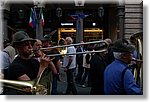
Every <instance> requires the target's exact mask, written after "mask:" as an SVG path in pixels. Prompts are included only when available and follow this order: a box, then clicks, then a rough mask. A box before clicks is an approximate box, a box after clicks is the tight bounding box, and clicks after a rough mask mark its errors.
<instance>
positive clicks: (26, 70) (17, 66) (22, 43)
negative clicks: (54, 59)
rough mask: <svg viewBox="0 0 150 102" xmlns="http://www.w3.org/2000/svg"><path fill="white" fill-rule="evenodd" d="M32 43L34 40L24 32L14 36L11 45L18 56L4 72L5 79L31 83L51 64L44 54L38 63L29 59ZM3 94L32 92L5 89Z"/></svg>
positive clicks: (28, 91)
mask: <svg viewBox="0 0 150 102" xmlns="http://www.w3.org/2000/svg"><path fill="white" fill-rule="evenodd" d="M33 42H35V40H34V39H32V38H30V37H29V36H28V34H27V33H26V32H24V31H18V32H16V33H15V34H14V36H13V45H14V46H15V48H16V50H17V52H18V56H17V57H16V58H15V59H14V61H13V62H12V63H11V64H10V66H9V68H8V72H6V73H7V74H6V75H5V76H4V77H5V79H8V80H19V81H33V80H35V79H37V78H38V77H40V76H41V74H42V73H43V71H44V70H45V68H47V66H48V64H49V63H50V62H51V59H50V58H49V57H47V56H46V55H45V54H43V55H42V57H41V61H40V63H39V62H38V60H36V59H33V58H31V54H32V51H33V47H32V44H33ZM14 84H15V83H14ZM18 87H19V86H18ZM18 87H17V88H18ZM4 94H11V95H12V94H32V90H31V89H27V90H23V89H20V90H19V91H17V90H15V89H13V88H12V89H11V88H6V89H5V91H4Z"/></svg>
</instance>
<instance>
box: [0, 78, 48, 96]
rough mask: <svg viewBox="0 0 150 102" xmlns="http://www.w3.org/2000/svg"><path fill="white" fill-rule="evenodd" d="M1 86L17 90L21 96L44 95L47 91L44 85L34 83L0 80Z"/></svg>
mask: <svg viewBox="0 0 150 102" xmlns="http://www.w3.org/2000/svg"><path fill="white" fill-rule="evenodd" d="M0 83H2V86H4V87H6V88H10V89H14V90H17V91H18V92H20V93H21V94H25V93H26V92H30V93H31V94H32V95H46V94H47V89H46V88H45V87H44V85H41V84H36V83H35V82H34V81H16V80H6V79H0Z"/></svg>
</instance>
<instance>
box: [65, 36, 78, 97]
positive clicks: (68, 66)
mask: <svg viewBox="0 0 150 102" xmlns="http://www.w3.org/2000/svg"><path fill="white" fill-rule="evenodd" d="M66 43H67V45H70V44H72V43H73V40H72V38H71V37H66ZM67 53H76V49H75V47H74V46H70V47H67ZM63 68H64V71H65V72H66V75H67V89H66V93H65V94H66V95H69V94H74V95H77V89H76V87H75V83H74V71H75V69H76V55H66V56H64V59H63Z"/></svg>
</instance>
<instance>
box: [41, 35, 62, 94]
mask: <svg viewBox="0 0 150 102" xmlns="http://www.w3.org/2000/svg"><path fill="white" fill-rule="evenodd" d="M42 42H43V47H44V48H48V47H52V46H53V42H52V41H51V38H50V37H49V36H48V35H45V36H44V38H43V39H42ZM44 53H45V54H47V55H51V54H59V51H58V50H57V49H55V48H54V49H48V50H46V51H44ZM50 58H51V59H53V60H52V62H53V64H54V67H53V68H52V69H51V70H52V72H53V73H52V90H51V94H52V95H57V94H58V92H57V86H58V85H57V81H60V65H61V64H60V57H59V56H54V57H50Z"/></svg>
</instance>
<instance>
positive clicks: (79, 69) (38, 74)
mask: <svg viewBox="0 0 150 102" xmlns="http://www.w3.org/2000/svg"><path fill="white" fill-rule="evenodd" d="M65 41H66V44H67V45H70V44H73V39H72V38H71V37H66V39H65ZM80 43H84V42H83V41H81V42H80ZM50 46H53V42H52V41H51V40H50V39H49V37H48V36H44V37H43V39H32V38H30V37H29V35H28V34H27V33H26V32H24V31H18V32H16V33H15V34H14V35H13V40H12V44H11V43H9V44H8V45H6V44H5V47H4V49H3V50H2V51H1V56H2V57H1V58H2V68H1V69H2V73H3V78H4V79H7V80H19V81H37V80H38V79H39V78H40V81H39V83H40V84H42V85H44V86H45V87H46V89H47V95H58V94H59V93H58V91H57V86H58V85H57V81H60V80H61V79H60V69H61V68H63V69H64V72H65V73H66V79H67V89H66V92H65V93H64V94H65V95H78V94H79V93H78V91H77V88H76V84H78V85H79V86H81V87H83V88H85V87H91V90H90V93H89V94H91V95H142V94H143V92H142V89H141V88H140V87H139V85H138V84H137V83H136V81H135V80H134V75H133V73H132V71H131V68H130V66H129V64H131V62H132V57H133V56H132V55H133V52H134V51H135V47H134V46H133V45H132V44H130V43H129V42H128V41H127V40H125V39H118V40H117V41H115V42H114V43H113V42H112V41H111V39H108V38H107V39H105V40H104V43H98V44H89V45H83V44H81V45H80V46H69V47H67V53H78V52H85V54H77V55H75V54H74V55H65V56H64V57H61V56H54V57H48V56H47V55H51V54H59V51H58V49H47V50H40V48H48V47H50ZM104 48H107V50H105V51H103V52H95V53H86V52H88V51H101V50H103V49H104ZM61 58H62V59H63V60H62V65H61ZM2 94H4V95H17V94H22V92H20V91H17V90H15V89H12V88H8V87H5V86H4V88H3V93H2ZM23 94H32V93H31V91H30V90H29V91H28V90H27V89H26V92H24V93H23Z"/></svg>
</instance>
